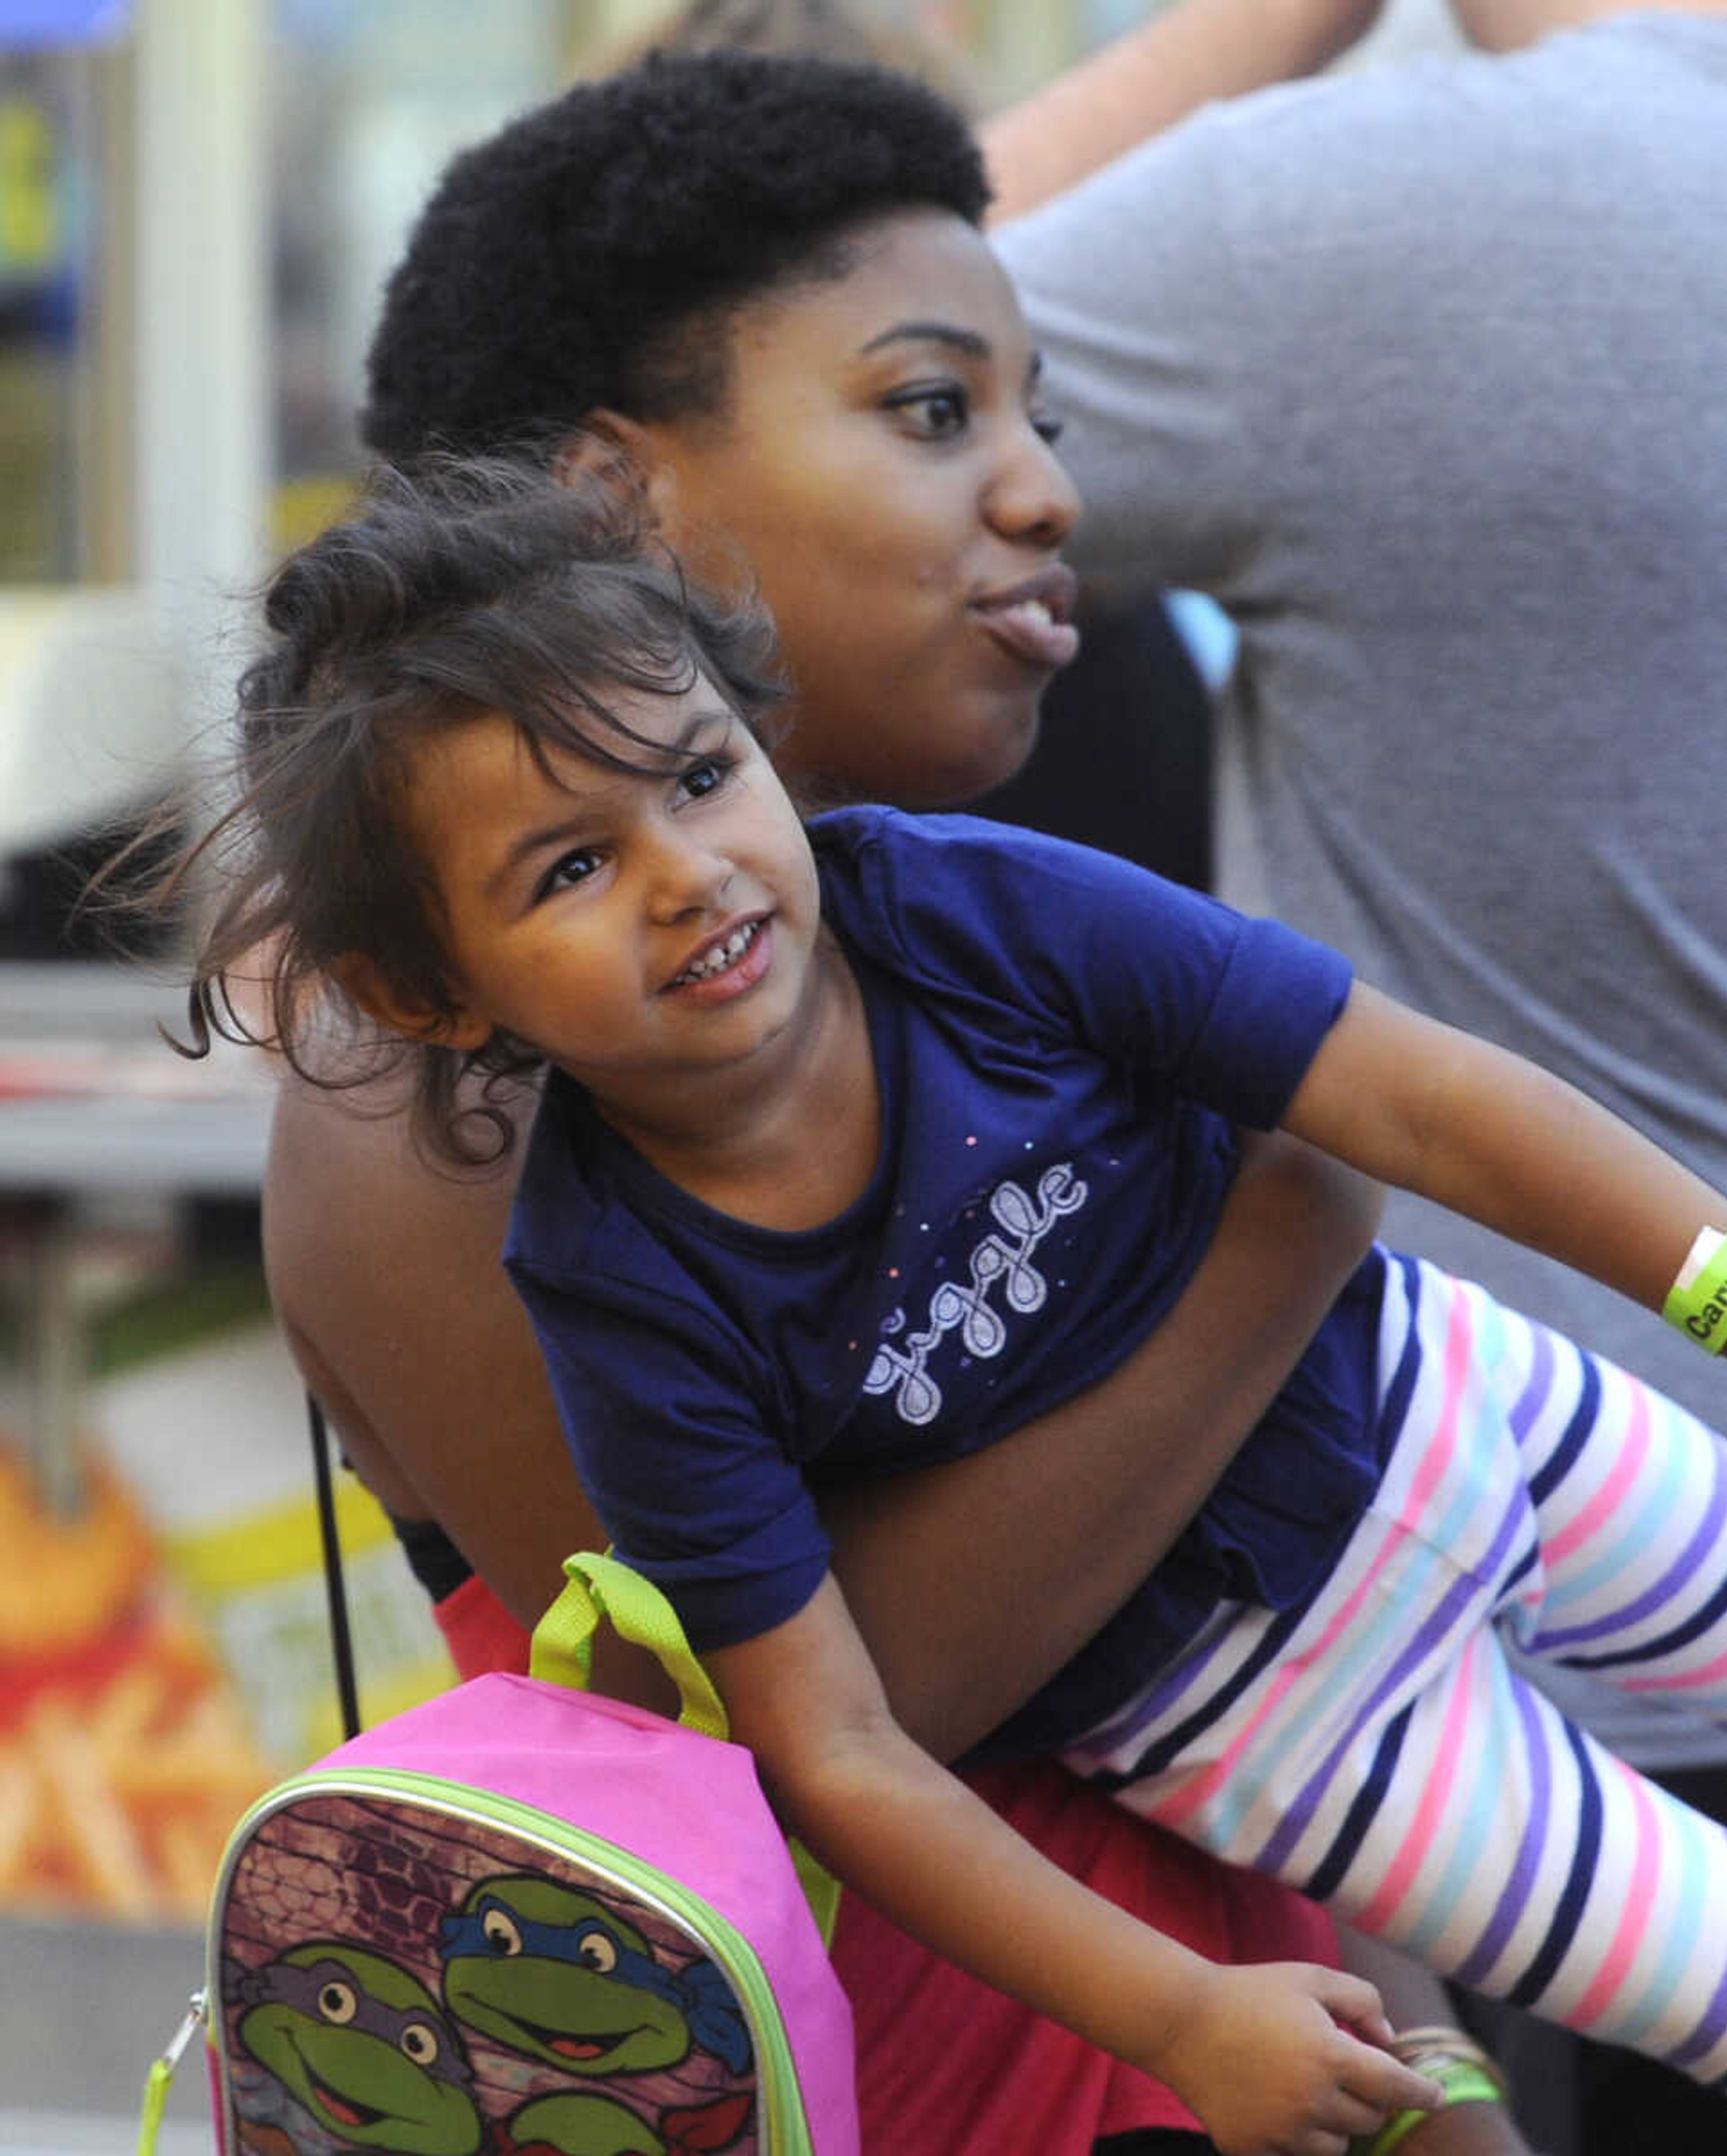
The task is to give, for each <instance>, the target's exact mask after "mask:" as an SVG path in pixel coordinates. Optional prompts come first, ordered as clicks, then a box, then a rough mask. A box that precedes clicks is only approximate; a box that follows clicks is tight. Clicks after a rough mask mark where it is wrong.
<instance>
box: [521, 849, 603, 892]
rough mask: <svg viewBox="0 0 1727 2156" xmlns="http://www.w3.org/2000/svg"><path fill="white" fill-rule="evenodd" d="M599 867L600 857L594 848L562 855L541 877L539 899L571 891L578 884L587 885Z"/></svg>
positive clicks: (575, 850)
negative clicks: (559, 892)
mask: <svg viewBox="0 0 1727 2156" xmlns="http://www.w3.org/2000/svg"><path fill="white" fill-rule="evenodd" d="M598 867H599V853H598V851H597V850H596V849H595V848H594V847H593V846H577V847H575V848H573V850H571V851H570V852H569V853H567V854H560V855H559V856H558V859H557V860H555V861H553V864H552V865H551V867H550V868H549V869H547V871H546V873H545V875H543V876H542V877H541V879H540V884H539V888H538V890H537V891H536V892H535V894H534V896H536V897H537V898H546V897H548V896H550V895H551V893H552V892H553V891H569V890H571V889H573V887H574V885H577V884H578V883H585V882H586V881H587V880H588V879H589V876H591V875H593V873H594V870H596V869H597V868H598Z"/></svg>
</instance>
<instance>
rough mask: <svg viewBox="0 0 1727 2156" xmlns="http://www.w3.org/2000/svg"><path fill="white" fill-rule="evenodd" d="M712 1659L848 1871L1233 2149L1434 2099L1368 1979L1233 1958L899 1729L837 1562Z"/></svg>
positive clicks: (905, 1924) (773, 1774) (962, 1962)
mask: <svg viewBox="0 0 1727 2156" xmlns="http://www.w3.org/2000/svg"><path fill="white" fill-rule="evenodd" d="M706 1660H707V1666H708V1667H709V1669H710V1670H711V1671H712V1675H713V1677H714V1681H715V1683H716V1684H717V1686H718V1688H719V1691H720V1693H721V1696H722V1698H723V1699H724V1701H725V1702H726V1706H727V1712H728V1714H729V1716H730V1717H731V1722H732V1734H733V1736H734V1737H735V1738H737V1739H738V1742H739V1743H743V1744H745V1745H747V1746H748V1748H750V1750H751V1751H752V1752H753V1753H754V1754H755V1757H756V1760H757V1763H758V1765H759V1766H760V1768H761V1769H762V1774H763V1780H764V1782H765V1783H766V1785H767V1787H768V1790H769V1793H770V1794H772V1795H773V1796H774V1798H775V1799H776V1800H777V1801H778V1802H779V1804H780V1805H781V1807H782V1809H783V1810H784V1816H785V1818H786V1820H787V1821H788V1823H789V1825H790V1826H791V1828H792V1829H793V1830H794V1831H795V1832H796V1833H797V1834H799V1835H800V1836H801V1837H802V1839H803V1840H804V1841H806V1842H807V1843H808V1845H810V1848H811V1849H812V1850H813V1851H815V1854H816V1855H817V1856H819V1857H820V1858H821V1860H822V1861H823V1862H824V1863H825V1864H827V1865H828V1866H830V1868H831V1869H832V1871H834V1873H835V1876H837V1877H838V1878H839V1879H840V1880H841V1881H842V1882H844V1883H845V1884H846V1886H851V1887H852V1888H855V1889H856V1891H857V1892H860V1893H861V1894H863V1895H864V1896H865V1897H866V1899H868V1900H869V1901H871V1902H873V1903H874V1904H875V1906H876V1907H877V1908H879V1909H880V1910H881V1911H882V1912H883V1913H884V1914H886V1915H887V1917H889V1918H890V1919H891V1920H892V1922H895V1923H897V1924H898V1925H899V1926H900V1927H901V1928H902V1929H903V1930H905V1931H907V1932H908V1933H911V1935H912V1937H914V1938H917V1939H920V1940H921V1941H922V1942H923V1943H924V1944H925V1945H927V1946H928V1947H930V1948H933V1949H934V1950H935V1951H936V1952H937V1953H940V1954H943V1955H944V1956H945V1957H946V1958H948V1959H949V1960H951V1961H953V1962H955V1963H958V1964H959V1966H960V1967H962V1968H964V1969H969V1970H970V1971H971V1972H972V1974H974V1975H977V1976H979V1977H982V1978H983V1979H984V1981H985V1982H987V1983H989V1984H995V1985H996V1986H997V1987H998V1988H999V1989H1001V1990H1003V1991H1005V1992H1007V1993H1009V1994H1010V1995H1011V1996H1013V1997H1015V1998H1016V1999H1020V2000H1022V2001H1023V2002H1024V2003H1025V2005H1029V2006H1031V2007H1032V2008H1034V2009H1035V2010H1037V2011H1038V2012H1040V2013H1043V2014H1047V2015H1051V2017H1053V2018H1054V2019H1055V2020H1058V2021H1060V2022H1061V2023H1062V2025H1064V2026H1066V2027H1067V2028H1069V2029H1071V2030H1073V2031H1074V2032H1075V2033H1076V2034H1077V2035H1081V2036H1082V2037H1084V2038H1085V2039H1086V2040H1087V2041H1089V2042H1091V2043H1093V2044H1097V2045H1099V2046H1102V2047H1103V2049H1105V2050H1106V2051H1111V2052H1113V2054H1114V2055H1115V2056H1117V2057H1118V2058H1122V2059H1125V2060H1127V2061H1129V2062H1130V2063H1131V2064H1133V2065H1134V2066H1139V2067H1141V2068H1142V2069H1143V2070H1144V2071H1147V2072H1149V2073H1152V2074H1155V2075H1156V2076H1158V2077H1159V2079H1160V2080H1162V2081H1164V2082H1167V2083H1168V2084H1169V2087H1172V2088H1174V2089H1175V2090H1176V2091H1177V2092H1178V2093H1179V2094H1180V2096H1181V2097H1183V2099H1184V2100H1185V2102H1187V2103H1189V2104H1190V2106H1191V2107H1193V2109H1194V2110H1195V2111H1196V2112H1198V2113H1199V2115H1200V2117H1201V2118H1202V2119H1203V2120H1204V2121H1205V2124H1206V2125H1207V2127H1208V2128H1210V2132H1211V2133H1212V2135H1213V2137H1214V2138H1215V2139H1216V2142H1217V2144H1218V2146H1219V2148H1221V2149H1222V2150H1223V2151H1224V2152H1225V2156H1257V2152H1259V2151H1262V2150H1264V2149H1267V2148H1307V2147H1309V2146H1313V2147H1316V2148H1317V2147H1320V2146H1324V2147H1331V2146H1334V2145H1335V2144H1334V2143H1332V2142H1329V2141H1325V2140H1323V2139H1321V2138H1318V2137H1323V2136H1324V2135H1326V2134H1349V2133H1363V2132H1365V2131H1367V2130H1369V2129H1370V2128H1373V2127H1375V2126H1376V2125H1377V2124H1378V2123H1379V2122H1380V2118H1381V2117H1383V2116H1384V2114H1385V2112H1386V2111H1388V2110H1396V2109H1401V2107H1404V2106H1406V2105H1423V2106H1424V2105H1426V2104H1430V2103H1431V2102H1432V2101H1433V2100H1434V2097H1435V2095H1436V2092H1435V2091H1434V2090H1433V2089H1432V2088H1431V2085H1430V2084H1428V2083H1427V2082H1425V2081H1424V2080H1423V2079H1422V2078H1421V2076H1418V2075H1416V2074H1414V2073H1412V2072H1411V2071H1409V2070H1408V2069H1407V2068H1406V2067H1404V2066H1400V2065H1399V2064H1398V2063H1397V2061H1395V2060H1394V2059H1392V2058H1391V2057H1390V2056H1389V2055H1388V2054H1387V2053H1386V2052H1385V2051H1383V2050H1380V2049H1378V2048H1375V2045H1376V2044H1378V2043H1382V2042H1384V2041H1385V2040H1389V2038H1390V2033H1391V2032H1390V2025H1389V2024H1388V2023H1386V2022H1385V2019H1384V2016H1383V2015H1382V2013H1381V2011H1380V2001H1379V1995H1378V1994H1377V1993H1376V1992H1375V1990H1374V1989H1373V1987H1372V1986H1371V1985H1370V1984H1367V1983H1365V1981H1363V1980H1362V1979H1359V1978H1354V1977H1350V1976H1348V1975H1346V1974H1344V1973H1343V1972H1341V1971H1339V1970H1334V1969H1319V1968H1317V1967H1314V1966H1313V1965H1310V1964H1308V1963H1293V1962H1286V1963H1265V1964H1258V1965H1253V1966H1249V1967H1244V1968H1241V1969H1222V1968H1220V1967H1218V1966H1217V1965H1216V1963H1212V1962H1208V1961H1206V1960H1205V1959H1204V1958H1202V1957H1200V1956H1199V1955H1197V1954H1195V1953H1191V1952H1190V1950H1189V1949H1188V1948H1185V1947H1183V1946H1180V1945H1179V1944H1177V1943H1176V1942H1174V1940H1172V1939H1170V1938H1166V1937H1165V1936H1164V1934H1163V1933H1159V1932H1157V1931H1154V1930H1153V1929H1152V1928H1150V1927H1149V1926H1148V1925H1145V1924H1143V1923H1140V1922H1137V1921H1136V1920H1135V1919H1134V1918H1133V1917H1128V1916H1127V1915H1125V1914H1124V1913H1123V1912H1122V1911H1121V1910H1120V1909H1118V1908H1117V1907H1115V1905H1114V1904H1113V1902H1108V1901H1106V1900H1105V1899H1103V1897H1101V1896H1099V1895H1096V1894H1093V1893H1092V1892H1091V1891H1090V1890H1089V1889H1088V1888H1087V1887H1084V1886H1080V1885H1079V1884H1078V1883H1077V1881H1074V1880H1073V1879H1072V1878H1070V1877H1069V1876H1067V1873H1065V1872H1063V1871H1060V1870H1058V1869H1057V1868H1056V1866H1053V1865H1051V1863H1049V1862H1048V1861H1047V1860H1046V1859H1045V1858H1044V1857H1042V1856H1040V1855H1039V1854H1038V1853H1037V1851H1035V1850H1034V1849H1033V1848H1032V1847H1031V1845H1030V1844H1029V1843H1028V1842H1025V1841H1024V1840H1021V1839H1020V1836H1019V1835H1016V1834H1015V1833H1014V1831H1013V1830H1012V1829H1011V1828H1010V1827H1008V1826H1007V1825H1005V1823H1004V1822H1003V1821H1002V1820H1000V1818H999V1817H998V1816H997V1815H995V1813H994V1812H992V1811H991V1810H990V1809H989V1807H988V1806H987V1805H986V1804H984V1803H982V1802H981V1800H980V1799H978V1798H977V1797H976V1796H974V1794H972V1792H971V1791H969V1789H966V1788H965V1786H964V1784H963V1783H961V1782H959V1781H958V1780H956V1779H954V1777H953V1776H952V1775H951V1774H948V1773H947V1772H946V1771H945V1770H944V1769H943V1768H940V1767H938V1766H937V1765H936V1764H935V1763H934V1762H933V1760H932V1759H931V1758H929V1757H928V1754H927V1753H923V1751H921V1750H920V1749H919V1748H918V1747H917V1746H916V1745H914V1744H912V1743H911V1742H910V1740H909V1739H908V1738H907V1737H906V1736H905V1734H904V1732H902V1730H900V1729H899V1727H897V1724H896V1723H895V1722H894V1719H893V1717H892V1713H891V1712H890V1711H889V1708H888V1706H887V1699H886V1697H885V1696H884V1694H883V1692H882V1691H881V1686H880V1684H879V1682H878V1681H876V1675H875V1672H874V1671H873V1670H872V1668H871V1664H870V1659H869V1655H868V1653H867V1650H866V1648H865V1646H864V1645H863V1642H862V1640H861V1639H860V1638H859V1636H858V1635H857V1632H856V1630H855V1628H854V1627H853V1626H852V1625H851V1620H850V1617H849V1615H848V1614H847V1611H846V1603H845V1599H844V1597H843V1595H842V1594H840V1589H839V1588H838V1586H837V1584H835V1581H834V1580H833V1578H832V1577H831V1575H830V1577H829V1578H827V1579H826V1580H825V1581H824V1582H823V1584H822V1585H821V1586H820V1588H819V1589H817V1590H816V1593H815V1595H814V1597H813V1598H812V1599H810V1602H809V1603H807V1604H805V1605H804V1608H803V1609H801V1610H799V1613H798V1614H796V1615H795V1616H794V1617H792V1618H791V1619H789V1620H787V1621H786V1622H785V1623H784V1624H782V1625H778V1626H776V1627H775V1628H774V1630H771V1631H769V1632H767V1633H763V1634H762V1635H759V1636H758V1637H757V1638H755V1639H753V1640H747V1641H745V1642H743V1644H742V1645H737V1646H732V1647H727V1648H722V1649H718V1650H712V1651H710V1652H709V1653H708V1654H707V1657H706ZM1339 2022H1341V2023H1344V2024H1347V2025H1349V2026H1347V2027H1345V2026H1339ZM1350 2028H1355V2029H1359V2030H1361V2032H1362V2035H1364V2036H1365V2037H1366V2038H1368V2039H1369V2040H1368V2041H1363V2040H1362V2038H1361V2037H1360V2036H1357V2035H1352V2034H1351V2033H1349V2030H1350ZM1245 2059H1251V2060H1252V2071H1251V2072H1246V2073H1244V2072H1243V2071H1242V2062H1243V2061H1244V2060H1245Z"/></svg>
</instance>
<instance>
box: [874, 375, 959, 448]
mask: <svg viewBox="0 0 1727 2156" xmlns="http://www.w3.org/2000/svg"><path fill="white" fill-rule="evenodd" d="M888 401H889V403H890V405H891V407H892V409H893V410H894V411H895V412H897V413H905V414H907V415H908V416H909V418H911V420H912V425H913V428H914V429H915V431H916V432H917V434H921V435H923V436H924V437H925V438H926V439H929V440H933V441H938V440H940V439H942V438H943V436H945V435H948V434H958V433H959V431H960V430H961V429H962V428H964V425H965V423H966V421H967V420H968V419H969V418H970V417H971V400H970V398H969V397H968V396H967V394H966V393H965V392H964V389H962V388H960V387H959V383H958V382H944V383H943V385H942V386H941V388H938V389H912V390H905V391H902V393H900V394H899V395H898V396H897V397H894V398H890V399H889V400H888Z"/></svg>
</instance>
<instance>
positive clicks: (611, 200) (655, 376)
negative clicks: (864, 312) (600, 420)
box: [361, 52, 989, 462]
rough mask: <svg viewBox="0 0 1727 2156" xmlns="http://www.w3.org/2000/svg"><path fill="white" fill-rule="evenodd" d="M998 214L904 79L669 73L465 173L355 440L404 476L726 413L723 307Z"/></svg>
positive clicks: (408, 274)
mask: <svg viewBox="0 0 1727 2156" xmlns="http://www.w3.org/2000/svg"><path fill="white" fill-rule="evenodd" d="M988 203H989V182H988V181H987V179H986V178H985V177H984V165H983V157H982V153H981V152H980V151H979V147H978V145H977V142H976V140H975V138H974V136H973V134H972V132H971V130H970V127H969V125H968V123H967V121H966V120H965V119H964V115H962V114H961V113H960V112H959V110H957V108H955V107H954V106H953V105H950V104H949V103H948V101H947V100H945V99H944V98H943V97H942V96H940V95H938V93H937V92H936V91H934V90H930V89H928V88H927V87H925V85H923V84H922V83H920V82H918V81H917V80H915V79H914V78H913V77H912V76H910V75H907V74H899V73H897V72H896V71H894V70H892V69H887V68H881V67H876V66H873V65H868V64H859V63H850V62H844V61H835V60H825V59H810V58H806V57H804V56H801V55H794V56H787V55H780V54H757V53H744V52H714V53H699V54H653V55H651V56H650V58H649V59H646V60H645V61H643V62H642V63H641V64H640V65H639V66H637V67H635V68H632V69H630V70H628V72H626V73H624V74H616V75H612V76H609V77H607V78H605V79H604V80H600V81H598V82H591V83H579V84H578V85H576V87H575V88H574V89H573V90H568V91H567V92H566V93H565V94H564V95H563V96H561V97H559V98H557V99H555V100H553V102H552V103H550V104H548V105H541V106H539V107H537V108H536V109H535V110H532V111H530V112H528V113H526V114H524V115H522V117H520V118H519V119H517V120H515V121H511V123H510V124H509V125H508V126H506V127H505V128H503V129H502V130H501V131H500V132H499V133H497V134H496V135H494V136H491V138H490V139H489V140H488V141H484V142H481V143H479V144H477V145H475V146H474V147H473V148H471V149H469V150H466V151H462V152H461V153H460V155H459V156H457V157H455V159H454V160H453V162H451V163H450V166H449V167H448V168H447V170H446V171H445V173H444V176H443V177H442V179H441V180H440V181H439V184H438V186H437V187H436V189H435V190H434V193H433V195H432V198H431V199H430V201H429V203H427V205H426V208H425V209H424V212H423V213H422V214H421V216H420V219H419V223H418V225H417V226H416V227H415V228H414V234H413V236H412V238H411V239H410V240H409V246H408V251H407V253H406V254H405V255H404V256H403V259H402V261H401V263H400V264H398V267H397V269H396V270H395V271H394V273H393V275H392V276H391V278H390V280H389V283H388V287H387V290H386V292H385V297H384V305H383V316H382V317H381V319H380V321H379V323H378V329H377V332H376V334H375V336H374V337H373V343H372V349H371V353H370V356H369V359H368V403H367V405H366V408H365V410H364V412H363V413H362V418H361V431H362V434H363V435H364V437H365V439H366V441H367V442H368V444H369V445H370V446H371V447H372V448H373V449H375V450H377V451H378V453H379V454H381V455H383V456H385V457H388V458H389V459H393V460H394V461H396V462H403V461H407V460H410V459H413V458H414V457H415V456H417V455H419V454H420V453H422V452H423V451H424V450H426V449H440V450H456V451H460V452H465V453H472V452H475V451H495V450H506V449H517V448H520V447H522V445H524V444H529V443H532V441H534V440H535V439H542V440H547V439H555V438H556V437H557V436H558V434H568V432H569V430H570V429H572V428H573V427H574V426H575V425H577V424H578V423H579V422H580V421H581V419H582V418H583V417H584V416H585V415H586V414H587V413H589V412H590V411H592V410H593V409H594V408H595V407H597V406H600V405H607V406H609V407H611V408H613V409H614V410H617V411H619V412H622V413H626V414H628V415H629V416H630V417H631V418H639V419H655V418H673V417H677V416H681V414H682V413H685V412H688V411H703V410H709V411H712V410H718V409H721V408H723V404H724V400H725V397H726V394H727V385H728V376H727V349H728V347H727V340H726V339H725V338H724V337H723V336H716V335H714V334H713V331H715V330H716V329H717V328H720V327H722V326H723V323H722V318H723V316H724V315H725V313H726V312H727V311H728V310H729V309H730V308H731V307H732V306H734V305H737V303H738V302H739V301H740V300H747V299H749V298H752V297H753V296H754V295H757V294H759V293H763V292H765V291H767V290H769V289H770V288H772V287H773V286H774V285H779V284H781V283H784V282H786V281H789V280H795V279H796V278H797V277H798V276H799V275H800V274H804V275H812V276H817V275H830V274H833V273H834V271H835V269H836V268H837V267H838V266H839V264H840V260H841V259H843V258H840V257H836V256H835V251H834V245H835V240H836V239H838V238H839V237H840V235H842V234H844V232H845V231H846V228H848V227H850V226H851V225H854V224H856V223H858V222H860V221H861V220H862V219H864V218H870V217H872V216H876V215H880V214H881V213H887V212H891V211H893V210H896V209H901V208H938V209H946V210H951V211H953V213H955V214H956V215H958V216H959V217H961V218H964V219H965V220H966V222H967V223H970V224H974V225H975V224H977V223H980V222H981V219H982V218H983V213H984V208H986V206H987V204H988ZM686 333H687V334H686Z"/></svg>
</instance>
